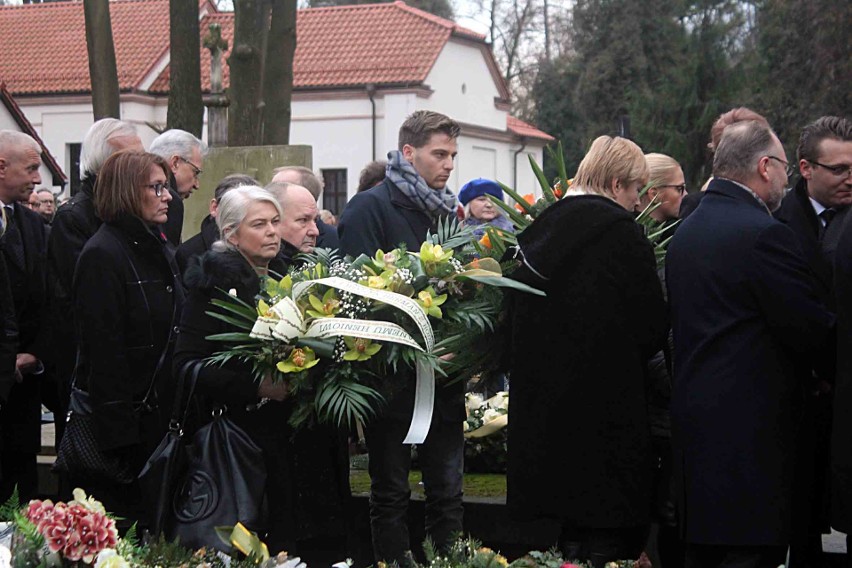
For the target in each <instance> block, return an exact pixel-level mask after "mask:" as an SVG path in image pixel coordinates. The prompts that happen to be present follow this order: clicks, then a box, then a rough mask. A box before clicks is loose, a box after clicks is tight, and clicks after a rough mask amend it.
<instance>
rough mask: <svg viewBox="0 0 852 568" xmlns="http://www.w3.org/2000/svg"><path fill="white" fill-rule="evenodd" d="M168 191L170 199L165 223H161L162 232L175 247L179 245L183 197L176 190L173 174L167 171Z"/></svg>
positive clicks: (181, 228)
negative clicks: (170, 195)
mask: <svg viewBox="0 0 852 568" xmlns="http://www.w3.org/2000/svg"><path fill="white" fill-rule="evenodd" d="M169 184H171V185H170V186H169V187H170V189H169V193H171V194H172V200H171V201H170V202H169V213H168V218H167V219H166V223H165V224H164V225H162V229H163V234H164V235H166V239H168V241H169V242H170V243H172V245H174V246H175V247H177V246H179V245H180V234H181V232H182V231H183V198H181V196H180V194H179V193H178V192H177V190H176V189H174V188H175V187H177V182H176V181H175V176H173V175H172V174H171V173H169Z"/></svg>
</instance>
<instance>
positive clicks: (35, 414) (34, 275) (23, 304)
mask: <svg viewBox="0 0 852 568" xmlns="http://www.w3.org/2000/svg"><path fill="white" fill-rule="evenodd" d="M14 207H15V218H16V219H17V225H18V228H19V230H20V232H21V240H22V242H23V246H24V256H25V260H24V264H23V265H19V264H17V263H16V262H15V261H14V260H13V258H12V257H11V256H9V255H8V254H7V252H6V250H5V247H6V237H4V239H3V241H2V243H0V246H2V256H3V259H4V260H5V263H6V268H7V270H8V276H9V286H10V291H11V299H12V303H13V305H14V308H15V322H16V324H17V328H18V344H17V349H16V352H17V353H31V354H33V355H35V356H36V357H37V358H38V359H39V360H41V361H44V360H45V358H46V356H47V354H48V350H49V348H50V346H49V337H48V325H47V316H48V311H47V277H46V264H47V232H46V230H45V225H44V222H43V221H42V219H41V216H40V215H39V214H38V213H36V212H35V211H31V210H30V209H28V208H26V207H23V206H22V205H21V204H20V203H16V204H15V205H14ZM42 379H43V375H31V374H27V375H24V380H23V382H22V383H17V384H15V385H13V386H12V389H11V391H10V393H9V400H8V403H7V404H5V405H4V406H3V408H2V410H0V425H1V426H2V436H3V449H4V450H15V451H19V452H26V453H38V451H39V450H40V449H41V436H40V425H41V382H42Z"/></svg>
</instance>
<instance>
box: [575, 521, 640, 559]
mask: <svg viewBox="0 0 852 568" xmlns="http://www.w3.org/2000/svg"><path fill="white" fill-rule="evenodd" d="M647 538H648V527H645V526H641V527H622V528H589V527H576V526H572V525H568V524H565V525H563V526H562V534H560V535H559V550H560V552H561V553H562V556H563V557H564V558H565V559H566V560H569V561H571V560H579V561H581V562H589V563H591V565H592V566H593V567H594V568H604V566H605V565H606V563H607V562H613V561H616V560H627V559H631V558H638V557H639V554H641V553H642V547H643V546H644V545H645V541H646V539H647Z"/></svg>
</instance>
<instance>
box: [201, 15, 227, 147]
mask: <svg viewBox="0 0 852 568" xmlns="http://www.w3.org/2000/svg"><path fill="white" fill-rule="evenodd" d="M208 29H209V30H210V33H209V34H207V36H205V37H204V47H206V48H207V49H208V50H209V51H210V94H209V95H205V96H204V104H205V105H206V106H207V145H208V146H210V147H213V146H227V145H228V104H229V102H230V101H228V96H227V95H226V94H225V93H224V92H223V90H222V54H223V53H224V52H225V50H227V49H228V42H227V40H225V39H222V27H221V26H220V25H219V24H210V26H209V28H208Z"/></svg>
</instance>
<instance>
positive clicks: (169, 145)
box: [148, 128, 207, 246]
mask: <svg viewBox="0 0 852 568" xmlns="http://www.w3.org/2000/svg"><path fill="white" fill-rule="evenodd" d="M148 151H149V152H151V153H152V154H157V155H158V156H160V157H162V158H163V159H164V160H165V161H166V162H167V163H168V164H169V169H170V170H171V172H170V175H169V178H170V179H169V187H170V189H169V193H171V194H172V200H171V202H170V203H169V218H168V221H167V222H166V224H165V225H163V227H162V228H163V234H165V235H166V238H167V239H168V240H169V242H170V243H171V244H173V245H174V246H178V245H180V238H181V232H182V231H183V200H184V199H189V196H190V195H192V192H193V191H195V190H196V189H198V178H199V177H200V176H201V174H202V172H203V170H202V169H201V168H202V167H204V154H205V153H206V152H207V145H206V144H205V143H204V142H203V141H201V140H199V139H198V138H196V137H195V136H193V135H192V134H190V133H189V132H186V131H185V130H178V129H176V128H173V129H171V130H166V131H165V132H163V133H162V134H160V135H159V136H157V137H156V138H154V141H153V142H151V147H150V148H149V149H148Z"/></svg>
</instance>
